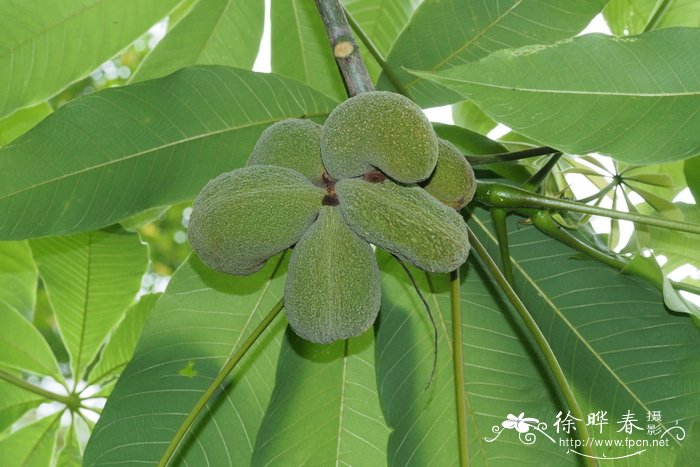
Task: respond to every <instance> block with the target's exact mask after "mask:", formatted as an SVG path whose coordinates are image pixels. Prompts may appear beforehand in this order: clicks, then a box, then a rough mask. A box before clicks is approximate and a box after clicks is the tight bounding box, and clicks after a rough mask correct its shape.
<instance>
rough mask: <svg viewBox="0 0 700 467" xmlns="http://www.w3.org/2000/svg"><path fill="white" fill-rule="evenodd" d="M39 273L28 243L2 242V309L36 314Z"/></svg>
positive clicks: (0, 285) (0, 299)
mask: <svg viewBox="0 0 700 467" xmlns="http://www.w3.org/2000/svg"><path fill="white" fill-rule="evenodd" d="M37 279H38V273H37V270H36V265H35V264H34V259H33V258H32V251H31V250H30V249H29V245H28V244H27V242H0V309H2V308H12V309H14V310H17V311H19V312H20V313H21V314H22V315H24V316H26V317H27V318H30V319H31V318H32V315H33V314H34V304H35V302H36V286H37Z"/></svg>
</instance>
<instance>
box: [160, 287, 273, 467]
mask: <svg viewBox="0 0 700 467" xmlns="http://www.w3.org/2000/svg"><path fill="white" fill-rule="evenodd" d="M282 308H284V299H280V300H279V301H278V302H277V304H275V306H273V307H272V309H271V310H270V311H269V313H268V314H267V315H266V316H265V318H263V320H262V321H261V322H260V324H258V326H257V327H256V328H255V329H254V330H253V332H252V333H251V334H250V336H248V338H247V339H246V340H245V341H244V342H243V344H241V346H240V347H239V348H238V350H236V352H235V353H233V354H232V355H231V357H230V358H229V359H228V361H227V362H226V363H225V364H224V366H223V367H222V368H221V371H219V373H218V374H217V375H216V378H214V380H213V381H212V382H211V384H210V385H209V386H208V387H207V389H206V390H205V391H204V393H203V394H202V396H201V397H200V398H199V400H198V401H197V403H196V404H195V405H194V407H193V408H192V410H191V411H190V413H189V414H188V415H187V418H185V420H184V421H183V422H182V425H180V428H179V429H178V430H177V432H176V433H175V436H173V438H172V439H171V440H170V444H169V445H168V447H167V449H166V450H165V453H163V456H162V457H161V458H160V461H159V462H158V466H159V467H165V466H166V465H168V463H169V462H170V460H171V459H172V458H173V455H174V454H175V451H176V450H177V447H178V446H179V445H180V442H181V441H182V440H183V438H184V437H185V435H186V434H187V432H188V431H189V429H190V428H191V427H192V425H193V424H194V422H195V420H196V419H197V416H198V415H199V414H200V412H201V411H202V410H203V409H204V407H205V406H206V404H207V402H208V401H209V399H210V398H211V396H212V395H214V393H215V392H216V390H217V389H219V386H221V384H222V383H223V382H224V380H225V379H226V377H228V375H229V373H231V371H233V369H234V368H235V367H236V365H237V364H238V362H240V361H241V359H242V358H243V357H244V356H245V354H246V352H248V350H249V349H250V348H251V347H252V346H253V344H254V343H255V342H256V341H257V340H258V338H259V337H260V336H261V335H262V333H263V332H264V331H265V329H267V327H268V326H269V325H270V323H271V322H272V320H274V319H275V317H276V316H277V315H278V314H279V312H280V311H282Z"/></svg>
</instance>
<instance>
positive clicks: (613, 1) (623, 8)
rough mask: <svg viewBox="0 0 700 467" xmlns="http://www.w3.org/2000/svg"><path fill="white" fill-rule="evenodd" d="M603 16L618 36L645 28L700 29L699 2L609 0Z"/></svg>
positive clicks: (692, 0)
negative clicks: (682, 27) (683, 27)
mask: <svg viewBox="0 0 700 467" xmlns="http://www.w3.org/2000/svg"><path fill="white" fill-rule="evenodd" d="M657 15H658V17H657V18H656V20H653V18H654V17H655V16H657ZM603 16H604V17H605V21H607V23H608V27H609V28H610V30H611V31H612V32H613V34H616V35H618V36H623V35H627V34H630V35H631V34H639V33H640V32H644V30H645V28H648V30H652V29H661V28H667V27H671V26H689V27H695V28H697V27H700V3H698V2H697V1H696V0H673V1H665V0H662V1H659V0H610V2H609V3H608V4H607V5H606V6H605V8H604V9H603Z"/></svg>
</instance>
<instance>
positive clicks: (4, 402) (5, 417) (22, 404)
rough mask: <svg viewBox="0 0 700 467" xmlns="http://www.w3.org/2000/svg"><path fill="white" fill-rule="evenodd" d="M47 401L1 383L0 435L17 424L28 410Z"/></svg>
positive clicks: (6, 383)
mask: <svg viewBox="0 0 700 467" xmlns="http://www.w3.org/2000/svg"><path fill="white" fill-rule="evenodd" d="M44 401H45V399H44V398H43V397H42V396H40V395H38V394H34V393H33V392H29V391H26V390H24V389H22V388H20V387H17V386H15V385H13V384H12V383H8V382H6V381H0V433H2V432H3V431H4V430H5V429H6V428H7V427H9V426H11V425H12V424H13V423H14V422H16V421H17V420H18V419H19V418H20V417H21V416H22V415H23V414H24V413H25V412H27V410H29V409H31V408H33V407H36V406H37V405H39V404H40V403H42V402H44Z"/></svg>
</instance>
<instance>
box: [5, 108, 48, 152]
mask: <svg viewBox="0 0 700 467" xmlns="http://www.w3.org/2000/svg"><path fill="white" fill-rule="evenodd" d="M51 112H53V110H52V109H51V106H50V105H49V104H48V103H47V102H42V103H41V104H38V105H35V106H33V107H27V108H25V109H21V110H18V111H17V112H15V113H13V114H12V115H9V116H7V117H5V118H3V119H1V120H0V147H2V146H5V145H6V144H9V143H10V142H12V141H13V140H15V139H17V138H18V137H20V136H22V135H23V134H24V133H26V132H27V131H29V130H30V129H31V128H32V127H33V126H34V125H36V124H37V123H39V122H40V121H42V120H43V119H44V118H45V117H46V116H47V115H49V114H51Z"/></svg>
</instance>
